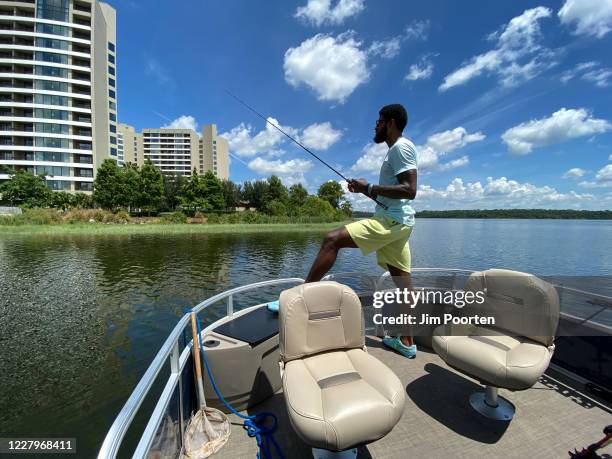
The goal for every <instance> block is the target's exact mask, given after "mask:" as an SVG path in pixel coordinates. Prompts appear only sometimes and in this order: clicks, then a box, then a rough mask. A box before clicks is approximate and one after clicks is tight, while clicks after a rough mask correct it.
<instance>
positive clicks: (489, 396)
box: [470, 386, 514, 421]
mask: <svg viewBox="0 0 612 459" xmlns="http://www.w3.org/2000/svg"><path fill="white" fill-rule="evenodd" d="M498 391H499V389H498V388H497V387H493V386H487V387H486V389H485V392H476V393H474V394H472V395H470V405H472V408H474V409H475V410H476V411H478V412H479V413H480V414H482V415H483V416H485V417H487V418H489V419H495V420H496V421H509V420H510V419H512V417H513V416H514V405H513V404H512V403H510V402H509V401H508V400H506V399H505V398H503V397H499V396H498V394H497V393H498Z"/></svg>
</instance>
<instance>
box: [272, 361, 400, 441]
mask: <svg viewBox="0 0 612 459" xmlns="http://www.w3.org/2000/svg"><path fill="white" fill-rule="evenodd" d="M283 391H284V394H285V400H286V402H287V409H288V412H289V419H290V420H291V424H292V426H293V428H294V430H295V431H296V432H297V434H298V435H299V436H300V437H301V438H302V440H304V442H306V443H307V444H308V445H311V446H313V447H317V448H323V449H327V450H332V451H340V450H344V449H347V448H351V447H353V446H356V445H358V444H363V443H368V442H371V441H374V440H378V439H379V438H382V437H383V436H385V435H386V434H387V433H389V432H390V431H391V429H392V428H393V427H394V426H395V424H396V423H397V422H398V421H399V419H400V417H401V415H402V412H403V409H404V403H405V393H404V392H405V391H404V387H403V385H402V383H401V382H400V380H399V379H398V377H397V376H396V375H395V373H393V372H392V371H391V370H390V369H389V368H387V367H386V366H385V365H384V364H383V363H381V362H380V361H379V360H377V359H376V358H374V357H372V356H371V355H369V354H368V353H367V352H365V351H364V350H363V349H350V350H340V351H331V352H325V353H322V354H316V355H312V356H309V357H304V358H302V359H295V360H291V361H289V362H287V363H286V365H285V370H284V375H283Z"/></svg>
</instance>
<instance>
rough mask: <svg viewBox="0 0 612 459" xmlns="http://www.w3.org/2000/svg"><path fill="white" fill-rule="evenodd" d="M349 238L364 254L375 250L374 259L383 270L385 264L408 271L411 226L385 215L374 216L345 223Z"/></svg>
mask: <svg viewBox="0 0 612 459" xmlns="http://www.w3.org/2000/svg"><path fill="white" fill-rule="evenodd" d="M346 230H347V231H348V233H349V234H350V235H351V238H352V239H353V241H354V242H355V244H357V247H359V248H360V249H361V252H362V253H363V254H364V255H368V254H369V253H372V252H374V251H375V252H376V260H377V262H378V264H379V265H380V266H381V268H383V269H384V270H385V271H386V270H388V269H389V268H388V267H387V265H391V266H394V267H396V268H399V269H401V270H402V271H404V272H408V273H409V272H410V269H411V263H410V244H408V238H409V237H410V233H412V226H407V225H403V224H401V223H398V222H396V221H394V220H392V219H390V218H389V217H386V216H378V215H376V216H374V217H373V218H368V219H366V220H359V221H357V222H353V223H349V224H348V225H346Z"/></svg>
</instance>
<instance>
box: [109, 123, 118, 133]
mask: <svg viewBox="0 0 612 459" xmlns="http://www.w3.org/2000/svg"><path fill="white" fill-rule="evenodd" d="M110 131H111V132H117V126H115V125H114V124H111V125H110Z"/></svg>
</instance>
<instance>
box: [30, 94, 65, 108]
mask: <svg viewBox="0 0 612 459" xmlns="http://www.w3.org/2000/svg"><path fill="white" fill-rule="evenodd" d="M34 103H35V104H43V105H61V106H64V107H67V106H68V97H64V96H48V95H46V94H36V95H35V96H34Z"/></svg>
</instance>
